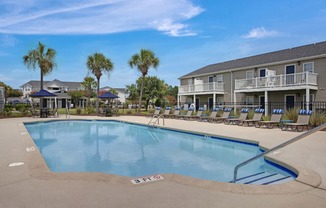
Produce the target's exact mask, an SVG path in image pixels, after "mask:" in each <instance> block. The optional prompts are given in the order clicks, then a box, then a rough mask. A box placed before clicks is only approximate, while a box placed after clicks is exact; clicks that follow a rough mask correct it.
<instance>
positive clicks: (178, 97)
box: [177, 95, 181, 107]
mask: <svg viewBox="0 0 326 208" xmlns="http://www.w3.org/2000/svg"><path fill="white" fill-rule="evenodd" d="M180 98H181V95H178V96H177V106H178V107H180Z"/></svg>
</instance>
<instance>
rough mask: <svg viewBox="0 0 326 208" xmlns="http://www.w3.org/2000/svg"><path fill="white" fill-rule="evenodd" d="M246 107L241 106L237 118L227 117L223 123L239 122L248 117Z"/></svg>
mask: <svg viewBox="0 0 326 208" xmlns="http://www.w3.org/2000/svg"><path fill="white" fill-rule="evenodd" d="M248 112H249V110H248V108H242V109H241V113H240V116H239V118H228V119H225V120H224V124H230V123H232V124H239V123H240V122H241V121H243V120H246V119H247V117H248Z"/></svg>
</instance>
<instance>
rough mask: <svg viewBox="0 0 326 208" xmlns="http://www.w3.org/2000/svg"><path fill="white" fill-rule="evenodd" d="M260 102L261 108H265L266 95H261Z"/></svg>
mask: <svg viewBox="0 0 326 208" xmlns="http://www.w3.org/2000/svg"><path fill="white" fill-rule="evenodd" d="M259 104H260V108H261V109H265V96H259Z"/></svg>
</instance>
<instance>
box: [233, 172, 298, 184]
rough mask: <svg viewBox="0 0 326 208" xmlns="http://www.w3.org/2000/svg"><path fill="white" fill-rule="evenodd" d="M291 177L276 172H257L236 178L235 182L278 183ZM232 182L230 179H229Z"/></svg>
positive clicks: (289, 179)
mask: <svg viewBox="0 0 326 208" xmlns="http://www.w3.org/2000/svg"><path fill="white" fill-rule="evenodd" d="M292 180H293V177H291V176H284V175H282V174H278V173H267V172H259V173H255V174H252V175H248V176H245V177H241V178H239V179H237V181H236V183H241V184H256V185H271V184H280V183H285V182H288V181H292ZM230 183H232V181H230Z"/></svg>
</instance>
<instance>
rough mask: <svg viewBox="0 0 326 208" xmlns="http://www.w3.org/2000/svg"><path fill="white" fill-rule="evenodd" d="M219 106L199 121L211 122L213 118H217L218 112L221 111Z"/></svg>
mask: <svg viewBox="0 0 326 208" xmlns="http://www.w3.org/2000/svg"><path fill="white" fill-rule="evenodd" d="M219 110H220V109H219V108H213V109H212V112H211V114H210V115H209V116H201V117H200V119H199V120H198V121H208V122H211V121H212V120H213V119H215V118H216V115H217V112H218V111H219Z"/></svg>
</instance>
